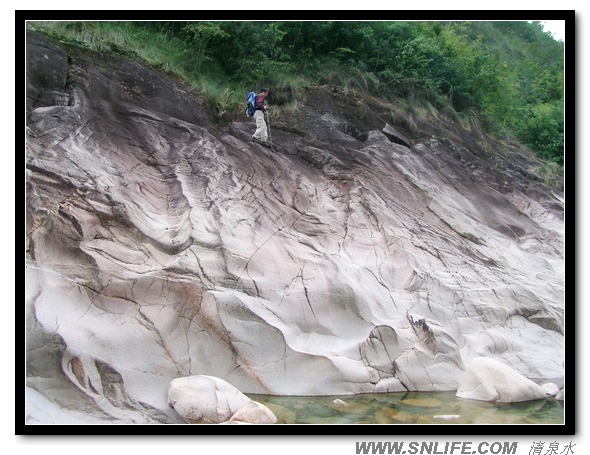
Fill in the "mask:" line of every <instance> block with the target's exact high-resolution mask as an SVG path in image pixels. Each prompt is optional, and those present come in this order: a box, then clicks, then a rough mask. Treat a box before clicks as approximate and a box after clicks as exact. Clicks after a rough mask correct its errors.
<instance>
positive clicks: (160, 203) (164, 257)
mask: <svg viewBox="0 0 590 455" xmlns="http://www.w3.org/2000/svg"><path fill="white" fill-rule="evenodd" d="M345 100H346V97H345V96H344V94H343V93H340V92H339V91H338V90H337V89H330V88H328V87H315V88H310V90H309V91H308V93H307V94H306V95H305V97H304V99H302V100H301V106H302V108H301V109H300V110H298V111H295V112H293V113H291V114H290V115H288V116H287V115H284V116H282V117H281V116H278V117H277V118H274V119H273V118H271V123H272V128H273V130H272V138H273V150H269V149H268V148H266V147H263V146H260V145H258V144H254V143H252V142H251V141H250V136H251V134H252V132H253V131H254V124H253V123H252V122H250V121H248V120H247V118H245V117H244V118H243V119H242V118H239V119H236V120H235V121H234V122H232V123H231V124H228V125H217V124H216V123H214V122H213V120H212V116H211V113H210V109H209V108H208V105H207V103H206V102H205V101H204V100H203V99H202V98H200V97H199V96H197V95H196V94H195V93H193V92H192V91H191V90H190V88H188V87H186V86H184V85H183V84H182V83H180V82H178V81H177V80H175V79H174V78H172V77H170V76H168V75H166V74H164V73H162V72H159V71H156V70H153V69H149V68H146V67H144V66H142V65H140V64H139V63H136V62H134V61H133V60H132V59H130V58H124V57H114V56H103V55H96V54H91V53H89V52H87V51H84V50H81V49H78V48H74V47H68V46H66V45H65V44H60V43H58V42H56V41H53V40H50V39H47V38H44V37H42V36H40V35H35V34H29V35H28V37H27V150H26V199H27V202H26V229H27V231H26V232H27V251H26V299H25V305H26V314H27V358H26V362H27V386H28V388H29V390H28V397H29V399H28V404H27V419H28V421H29V422H50V423H59V422H70V421H73V422H80V421H87V420H92V421H97V420H98V421H113V422H123V423H125V422H129V423H180V422H182V421H183V420H182V419H181V417H180V416H179V415H178V414H177V413H176V412H175V410H174V409H173V408H172V407H170V406H169V404H168V402H167V391H168V387H169V384H170V381H171V380H173V379H175V378H178V377H183V376H190V375H197V374H198V375H211V376H216V377H219V378H222V379H224V380H225V381H227V382H229V383H230V384H232V385H233V386H235V387H237V388H238V389H239V390H240V391H242V392H244V393H264V394H297V395H326V394H334V395H336V394H339V395H346V394H356V393H371V392H388V391H403V390H413V391H419V390H431V391H436V390H456V389H457V387H458V384H459V381H460V380H461V378H462V377H463V375H464V374H465V371H466V365H469V363H470V362H471V360H472V359H474V358H476V357H490V358H495V359H498V360H499V361H502V362H504V363H506V364H508V365H511V366H512V367H513V368H514V369H515V370H516V371H518V372H519V373H520V374H522V375H524V376H526V377H528V378H538V379H543V378H547V379H551V380H552V381H553V380H554V379H555V378H562V377H563V370H562V364H563V349H564V273H565V272H564V249H563V245H564V239H563V194H562V193H561V192H559V191H557V190H554V189H551V188H549V187H547V186H545V185H544V184H543V183H542V182H541V181H540V180H539V179H537V178H535V177H534V172H533V170H534V167H535V166H536V165H537V164H538V163H537V162H536V161H535V160H534V158H532V157H531V156H530V155H529V154H527V153H526V152H525V151H523V150H521V149H519V148H518V147H516V146H514V145H510V144H505V143H500V142H494V141H492V140H491V139H487V138H484V137H482V136H481V135H478V134H475V133H470V132H467V131H465V130H462V129H460V128H458V127H457V126H455V125H452V124H451V123H450V122H448V121H445V120H444V119H441V120H437V121H431V122H430V123H428V124H423V125H422V127H421V128H416V127H414V126H413V123H412V121H410V120H408V121H407V122H405V123H404V122H402V123H399V124H394V125H390V128H393V129H395V131H396V133H397V134H398V135H399V136H401V137H402V138H403V140H404V141H406V142H407V143H406V145H403V144H400V143H397V142H394V141H392V140H391V138H390V137H389V136H387V135H386V134H384V132H383V129H384V128H385V126H386V125H388V124H389V123H391V122H392V120H391V113H390V112H389V111H388V110H387V109H388V108H387V106H386V105H385V104H384V103H381V102H379V101H377V100H373V99H370V100H367V102H365V103H362V104H361V105H359V106H357V107H356V108H355V109H351V108H348V107H345V104H344V103H345ZM343 125H349V126H347V127H344V126H343ZM388 130H389V129H388ZM361 133H363V134H361ZM409 144H412V145H411V146H410V147H408V145H409ZM545 382H546V381H545Z"/></svg>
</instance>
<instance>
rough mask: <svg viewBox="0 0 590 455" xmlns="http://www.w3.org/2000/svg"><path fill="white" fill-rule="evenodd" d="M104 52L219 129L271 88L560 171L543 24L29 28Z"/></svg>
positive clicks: (556, 76) (555, 56) (276, 93)
mask: <svg viewBox="0 0 590 455" xmlns="http://www.w3.org/2000/svg"><path fill="white" fill-rule="evenodd" d="M27 25H28V26H29V27H31V28H35V29H37V30H41V31H44V32H46V33H49V34H52V35H53V36H56V37H58V38H60V39H62V40H68V41H72V42H76V43H79V44H82V45H84V46H87V47H89V48H91V49H93V50H97V51H101V52H119V53H125V54H131V55H136V56H138V57H140V58H142V59H144V60H145V61H147V62H148V63H150V64H151V65H154V66H156V67H158V68H161V69H163V70H165V71H168V72H170V73H173V74H175V75H177V76H178V77H181V78H183V79H185V80H186V81H188V82H190V83H191V85H192V87H193V89H195V90H200V91H202V92H203V93H204V94H206V95H207V96H208V97H209V98H210V100H211V104H212V106H214V109H215V112H216V113H217V115H218V116H219V117H220V118H223V117H224V116H226V115H228V114H231V113H232V112H235V111H237V109H238V108H239V109H240V111H241V110H243V109H242V108H243V105H244V98H245V93H247V92H248V91H249V90H251V89H259V88H260V87H262V86H270V87H272V95H273V103H274V104H275V105H284V104H288V103H294V102H296V100H297V95H298V93H300V91H301V90H302V89H303V88H304V87H305V86H306V85H307V84H332V85H338V86H342V87H344V88H345V89H354V90H357V91H361V92H365V93H370V94H373V95H376V96H379V97H382V98H385V99H388V100H391V101H393V100H397V101H403V102H405V103H406V105H410V104H412V105H416V106H421V108H422V109H425V110H430V111H432V110H436V111H438V112H445V113H446V114H448V115H450V116H451V117H453V118H455V120H457V121H458V122H460V123H462V124H464V125H465V124H480V125H481V126H482V127H483V128H485V129H486V130H487V131H489V132H493V133H496V134H501V135H510V136H513V137H516V138H517V139H518V140H520V141H521V142H522V143H524V144H526V145H528V146H529V147H530V148H531V149H532V150H533V151H534V152H535V153H536V154H537V155H538V156H539V157H540V158H542V159H544V160H546V161H547V162H550V163H555V164H557V165H558V166H563V159H564V158H563V155H564V154H563V150H564V115H563V114H564V89H563V81H564V52H563V50H564V48H563V43H562V42H559V41H555V40H554V39H553V38H552V37H551V36H550V35H549V34H547V33H545V32H543V29H542V26H541V25H540V23H538V22H532V23H529V22H524V21H511V22H502V21H493V22H492V21H490V22H485V21H484V22H395V21H394V22H392V21H370V22H362V21H359V22H343V21H287V22H270V21H269V22H262V21H260V22H258V21H256V22H255V21H245V22H240V21H227V22H225V21H217V22H216V21H202V22H149V21H148V22H115V21H113V22H29V23H28V24H27Z"/></svg>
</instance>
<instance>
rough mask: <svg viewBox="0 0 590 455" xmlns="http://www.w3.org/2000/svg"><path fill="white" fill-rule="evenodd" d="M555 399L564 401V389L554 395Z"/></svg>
mask: <svg viewBox="0 0 590 455" xmlns="http://www.w3.org/2000/svg"><path fill="white" fill-rule="evenodd" d="M555 399H556V400H559V401H565V389H561V390H560V391H559V393H558V394H557V395H555Z"/></svg>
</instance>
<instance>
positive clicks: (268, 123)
mask: <svg viewBox="0 0 590 455" xmlns="http://www.w3.org/2000/svg"><path fill="white" fill-rule="evenodd" d="M264 121H265V122H266V132H267V133H268V142H269V144H270V149H271V150H272V136H271V135H270V122H269V121H268V112H267V111H264ZM273 151H274V150H273Z"/></svg>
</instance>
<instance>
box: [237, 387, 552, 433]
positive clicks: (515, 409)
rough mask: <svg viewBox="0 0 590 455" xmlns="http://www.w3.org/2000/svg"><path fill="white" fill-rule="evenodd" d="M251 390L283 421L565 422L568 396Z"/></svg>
mask: <svg viewBox="0 0 590 455" xmlns="http://www.w3.org/2000/svg"><path fill="white" fill-rule="evenodd" d="M248 396H249V397H250V398H251V399H253V400H255V401H258V402H260V403H262V404H264V405H266V406H267V407H268V408H270V409H271V410H272V411H273V412H274V414H275V415H276V416H277V418H278V422H277V423H279V424H280V423H282V424H442V425H452V424H462V425H466V424H477V425H484V424H492V425H493V424H496V425H497V424H518V425H523V424H543V425H548V424H563V423H564V402H562V401H558V400H556V399H554V398H547V399H545V400H536V401H528V402H524V403H515V404H496V403H487V402H483V401H475V400H465V399H460V398H457V397H456V396H455V392H408V393H388V394H370V395H352V396H350V395H348V396H271V395H253V394H248Z"/></svg>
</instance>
